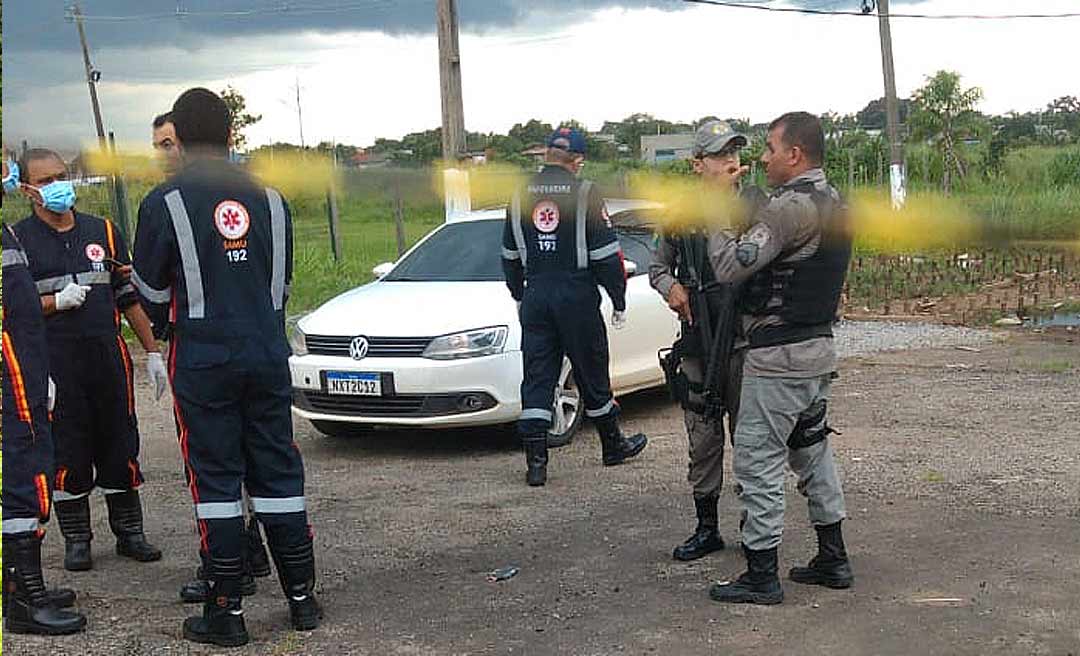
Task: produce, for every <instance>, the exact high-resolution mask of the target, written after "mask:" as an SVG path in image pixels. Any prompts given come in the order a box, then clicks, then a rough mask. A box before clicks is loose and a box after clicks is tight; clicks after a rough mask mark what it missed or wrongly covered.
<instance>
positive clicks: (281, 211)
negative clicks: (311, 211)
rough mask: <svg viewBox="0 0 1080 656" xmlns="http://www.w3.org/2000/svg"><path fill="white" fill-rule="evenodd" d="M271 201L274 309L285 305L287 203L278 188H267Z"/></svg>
mask: <svg viewBox="0 0 1080 656" xmlns="http://www.w3.org/2000/svg"><path fill="white" fill-rule="evenodd" d="M266 198H267V199H268V200H269V201H270V234H271V238H272V244H273V245H272V250H271V252H272V253H273V263H272V265H271V269H270V298H271V299H272V300H273V302H274V309H275V310H280V309H282V308H284V307H285V256H286V254H287V253H286V252H285V251H286V245H285V203H284V202H283V201H282V200H281V194H279V193H278V192H277V190H276V189H271V188H270V187H267V188H266Z"/></svg>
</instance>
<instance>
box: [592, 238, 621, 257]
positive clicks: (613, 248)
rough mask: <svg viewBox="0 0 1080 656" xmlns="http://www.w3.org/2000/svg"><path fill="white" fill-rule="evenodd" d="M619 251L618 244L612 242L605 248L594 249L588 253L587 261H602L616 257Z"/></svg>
mask: <svg viewBox="0 0 1080 656" xmlns="http://www.w3.org/2000/svg"><path fill="white" fill-rule="evenodd" d="M619 249H620V246H619V242H618V241H613V242H611V243H610V244H608V245H607V246H601V247H600V248H594V249H592V250H591V251H589V259H590V260H592V261H593V262H596V261H597V260H602V259H604V258H608V257H611V256H612V255H618V254H619Z"/></svg>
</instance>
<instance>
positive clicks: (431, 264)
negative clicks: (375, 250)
mask: <svg viewBox="0 0 1080 656" xmlns="http://www.w3.org/2000/svg"><path fill="white" fill-rule="evenodd" d="M502 228H503V222H502V221H498V220H495V221H487V220H486V221H463V222H461V223H451V224H449V225H446V226H443V227H442V229H440V230H439V231H438V232H436V233H435V234H433V235H431V237H430V238H428V239H427V240H426V241H425V242H424V243H423V244H421V245H420V246H419V247H417V248H416V250H414V251H413V252H412V253H409V255H408V257H406V258H405V259H404V260H402V261H401V263H399V264H398V265H397V266H395V267H394V270H393V271H391V272H390V274H389V275H387V276H386V277H385V278H383V280H387V281H391V282H401V281H433V282H478V281H496V282H497V281H501V280H502V279H503V273H502V262H501V260H502Z"/></svg>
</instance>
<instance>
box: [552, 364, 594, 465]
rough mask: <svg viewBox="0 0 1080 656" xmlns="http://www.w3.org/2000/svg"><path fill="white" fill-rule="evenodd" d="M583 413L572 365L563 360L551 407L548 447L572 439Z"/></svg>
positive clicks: (568, 442) (555, 446) (560, 444)
mask: <svg viewBox="0 0 1080 656" xmlns="http://www.w3.org/2000/svg"><path fill="white" fill-rule="evenodd" d="M584 416H585V413H583V412H582V411H581V393H580V392H579V391H578V388H577V383H576V382H574V372H573V367H571V366H570V361H569V360H563V366H562V371H560V372H559V381H558V383H556V385H555V405H554V406H553V407H552V409H551V430H550V431H548V440H547V441H548V447H549V448H558V447H560V446H566V445H567V444H570V442H573V441H574V435H575V434H576V433H577V431H578V428H580V427H581V422H582V419H583V418H584Z"/></svg>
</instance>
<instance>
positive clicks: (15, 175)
mask: <svg viewBox="0 0 1080 656" xmlns="http://www.w3.org/2000/svg"><path fill="white" fill-rule="evenodd" d="M18 188H19V165H18V164H16V163H15V162H8V174H7V175H6V176H4V193H6V194H10V193H13V192H14V191H15V190H16V189H18Z"/></svg>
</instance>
